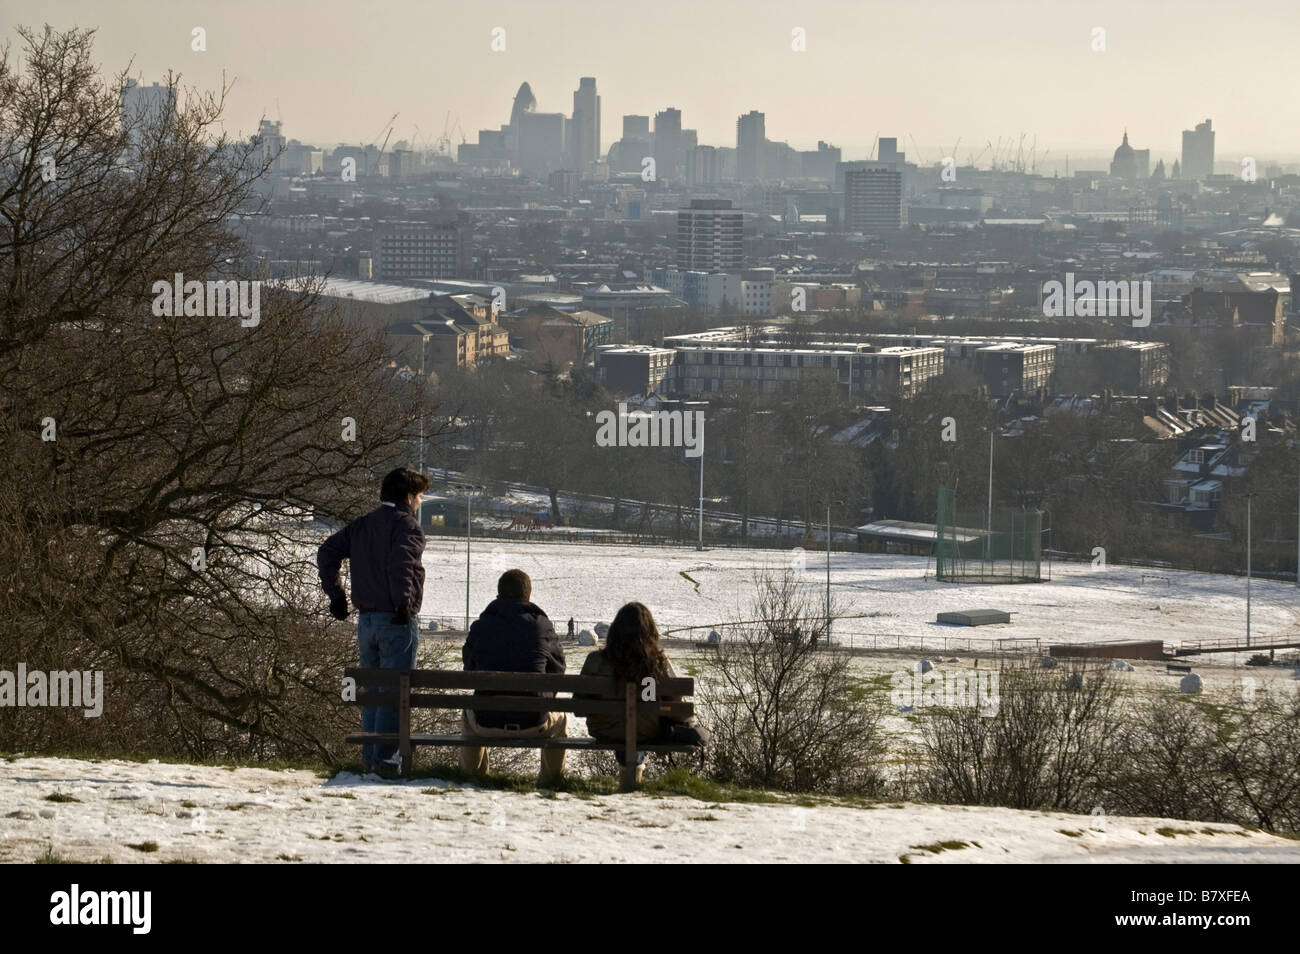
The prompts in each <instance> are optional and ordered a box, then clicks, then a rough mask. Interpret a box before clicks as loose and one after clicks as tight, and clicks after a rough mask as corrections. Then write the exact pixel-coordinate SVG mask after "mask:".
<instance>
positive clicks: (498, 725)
mask: <svg viewBox="0 0 1300 954" xmlns="http://www.w3.org/2000/svg"><path fill="white" fill-rule="evenodd" d="M532 591H533V583H532V580H530V579H529V578H528V574H527V573H525V572H524V571H523V570H507V571H506V572H505V573H503V574H502V575H501V579H499V580H498V581H497V598H496V599H495V600H493V601H492V602H491V603H489V604H488V606H487V609H485V610H484V611H483V612H482V614H481V615H480V616H479V618H478V619H476V620H475V621H474V623H473V625H472V626H470V628H469V635H468V636H467V637H466V639H465V647H464V649H463V650H462V651H461V656H462V658H463V659H464V662H465V671H466V672H473V671H475V670H481V671H485V672H550V673H563V672H564V650H563V648H561V646H560V640H559V638H558V637H556V635H555V627H554V626H552V625H551V621H550V619H548V618H547V616H546V613H544V612H543V611H542V609H541V607H539V606H537V605H536V604H535V603H533V602H532ZM499 694H500V693H493V692H490V691H488V690H482V691H480V692H476V693H475V695H499ZM514 695H518V693H514ZM538 695H539V696H553V695H554V693H550V692H543V693H538ZM462 724H463V728H464V732H465V734H466V735H477V736H481V737H484V738H536V737H541V738H548V739H549V738H559V737H561V736H563V735H564V733H565V731H566V729H567V727H568V723H567V720H566V719H565V715H564V713H563V712H497V711H489V710H480V711H474V710H471V709H466V710H465V712H464V714H463V716H462ZM540 751H541V757H542V770H541V773H540V776H539V781H540V784H542V785H553V784H555V783H557V782H559V781H560V779H561V778H563V777H564V749H541V750H540ZM460 764H461V768H463V769H464V770H465V771H467V772H471V773H474V774H477V775H485V774H486V773H487V770H488V750H487V749H486V748H470V747H467V748H462V749H461V750H460Z"/></svg>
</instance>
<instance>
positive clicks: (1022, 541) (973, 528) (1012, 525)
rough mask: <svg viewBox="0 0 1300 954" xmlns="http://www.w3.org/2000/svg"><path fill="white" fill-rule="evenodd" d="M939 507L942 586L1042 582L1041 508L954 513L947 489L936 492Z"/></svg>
mask: <svg viewBox="0 0 1300 954" xmlns="http://www.w3.org/2000/svg"><path fill="white" fill-rule="evenodd" d="M938 509H939V512H938V519H937V521H936V525H937V534H936V545H935V579H938V580H942V581H944V582H946V583H1040V582H1042V579H1043V550H1042V547H1043V541H1042V531H1043V512H1042V511H1041V510H1012V509H1009V508H1005V507H1004V508H999V509H996V510H994V511H993V512H992V513H991V514H989V513H988V512H987V511H985V512H983V513H981V512H979V511H978V510H967V511H962V510H958V509H957V494H956V492H955V491H953V490H951V489H949V488H947V487H940V488H939V508H938ZM990 518H991V519H990ZM977 528H978V529H977Z"/></svg>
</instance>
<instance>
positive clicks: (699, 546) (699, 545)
mask: <svg viewBox="0 0 1300 954" xmlns="http://www.w3.org/2000/svg"><path fill="white" fill-rule="evenodd" d="M687 413H690V412H689V411H688V412H687ZM695 549H696V550H699V551H701V552H703V550H704V423H703V420H701V422H700V539H699V542H698V543H697V544H695Z"/></svg>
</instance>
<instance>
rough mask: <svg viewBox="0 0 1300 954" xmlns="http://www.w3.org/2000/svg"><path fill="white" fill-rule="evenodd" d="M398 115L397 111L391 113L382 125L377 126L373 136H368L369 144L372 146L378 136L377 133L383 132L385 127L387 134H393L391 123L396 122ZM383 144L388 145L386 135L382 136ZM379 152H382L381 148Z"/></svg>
mask: <svg viewBox="0 0 1300 954" xmlns="http://www.w3.org/2000/svg"><path fill="white" fill-rule="evenodd" d="M398 115H399V114H398V113H393V115H392V117H391V118H390V119H389V120H388V122H386V123H384V124H383V125H382V126H380V127H379V132H377V133H375V134H374V135H373V136H371V137H370V143H369V145H371V146H373V145H374V144H375V140H376V139H378V138H379V133H381V132H383V131H384V130H385V129H387V130H388V135H389V136H391V135H392V134H393V123H395V122H397V117H398ZM384 145H385V146H387V145H388V136H385V137H384ZM380 152H383V150H382V149H381V150H380Z"/></svg>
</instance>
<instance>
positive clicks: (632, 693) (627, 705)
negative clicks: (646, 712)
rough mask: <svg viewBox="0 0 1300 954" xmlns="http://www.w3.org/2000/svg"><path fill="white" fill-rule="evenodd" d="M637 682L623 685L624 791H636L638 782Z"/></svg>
mask: <svg viewBox="0 0 1300 954" xmlns="http://www.w3.org/2000/svg"><path fill="white" fill-rule="evenodd" d="M636 688H637V687H636V684H635V683H633V682H630V681H629V682H627V683H624V685H623V719H624V727H623V743H624V747H623V761H624V763H625V764H624V765H623V789H622V790H623V791H625V792H635V791H636V789H637V784H636V728H637V726H636V722H637V719H636V714H637V713H636Z"/></svg>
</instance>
